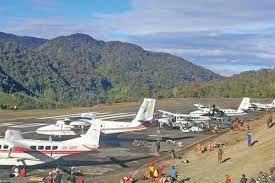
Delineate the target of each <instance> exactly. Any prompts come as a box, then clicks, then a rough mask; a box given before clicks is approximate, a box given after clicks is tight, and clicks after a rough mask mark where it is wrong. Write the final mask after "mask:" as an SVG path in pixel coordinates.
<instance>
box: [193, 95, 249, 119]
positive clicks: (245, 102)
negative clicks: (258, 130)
mask: <svg viewBox="0 0 275 183" xmlns="http://www.w3.org/2000/svg"><path fill="white" fill-rule="evenodd" d="M249 104H250V98H248V97H244V98H243V100H242V102H241V104H240V106H239V108H238V110H234V109H220V108H215V107H213V108H211V107H205V106H203V105H201V104H194V105H195V106H196V107H198V110H196V111H193V112H191V113H190V114H191V115H205V114H208V113H210V112H211V111H212V110H215V111H221V112H223V113H224V114H225V115H227V116H240V115H244V114H247V113H246V112H245V111H247V110H248V109H249ZM214 108H215V109H214Z"/></svg>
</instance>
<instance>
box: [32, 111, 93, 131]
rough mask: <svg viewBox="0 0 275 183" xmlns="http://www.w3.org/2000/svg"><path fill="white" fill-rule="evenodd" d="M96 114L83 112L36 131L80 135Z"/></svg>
mask: <svg viewBox="0 0 275 183" xmlns="http://www.w3.org/2000/svg"><path fill="white" fill-rule="evenodd" d="M95 116H96V115H95V114H94V113H81V114H80V117H74V118H65V119H64V120H57V121H56V123H55V124H51V125H48V126H44V127H41V128H38V129H37V130H36V133H38V134H42V135H53V136H66V135H80V134H82V133H83V129H84V127H88V126H90V125H91V122H92V121H93V120H94V119H95Z"/></svg>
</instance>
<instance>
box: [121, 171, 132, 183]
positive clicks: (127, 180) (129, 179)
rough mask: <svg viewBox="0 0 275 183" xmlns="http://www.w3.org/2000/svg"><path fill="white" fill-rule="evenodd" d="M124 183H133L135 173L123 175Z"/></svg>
mask: <svg viewBox="0 0 275 183" xmlns="http://www.w3.org/2000/svg"><path fill="white" fill-rule="evenodd" d="M121 182H122V183H133V182H134V179H133V173H129V174H128V175H127V177H123V180H122V181H121Z"/></svg>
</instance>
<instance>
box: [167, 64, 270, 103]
mask: <svg viewBox="0 0 275 183" xmlns="http://www.w3.org/2000/svg"><path fill="white" fill-rule="evenodd" d="M171 95H172V96H173V97H232V98H234V97H244V96H247V97H254V98H262V97H264V98H265V97H269V98H275V69H262V70H259V71H248V72H243V73H241V74H237V75H233V76H231V77H227V78H223V79H220V80H217V81H209V82H207V83H202V84H192V85H188V86H181V87H177V88H174V92H172V94H171Z"/></svg>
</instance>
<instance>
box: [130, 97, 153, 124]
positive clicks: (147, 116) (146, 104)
mask: <svg viewBox="0 0 275 183" xmlns="http://www.w3.org/2000/svg"><path fill="white" fill-rule="evenodd" d="M155 103H156V100H155V99H150V98H145V99H144V100H143V103H142V105H141V106H140V108H139V111H138V113H137V115H136V117H135V119H134V121H150V120H152V119H153V117H154V110H155Z"/></svg>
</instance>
